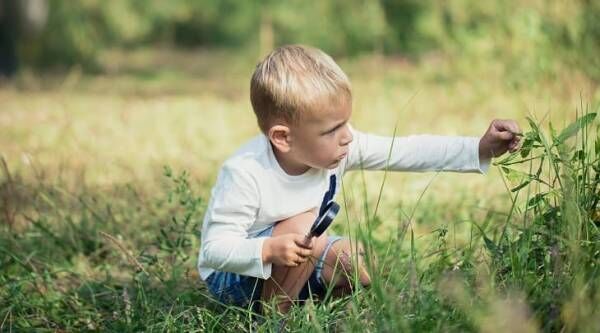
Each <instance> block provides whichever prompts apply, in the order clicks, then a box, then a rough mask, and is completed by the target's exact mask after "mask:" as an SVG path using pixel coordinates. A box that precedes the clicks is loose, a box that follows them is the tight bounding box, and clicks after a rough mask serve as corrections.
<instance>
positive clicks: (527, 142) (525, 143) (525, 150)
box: [521, 137, 533, 158]
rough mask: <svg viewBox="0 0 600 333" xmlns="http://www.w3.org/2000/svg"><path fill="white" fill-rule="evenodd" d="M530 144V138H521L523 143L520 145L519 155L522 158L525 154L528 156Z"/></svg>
mask: <svg viewBox="0 0 600 333" xmlns="http://www.w3.org/2000/svg"><path fill="white" fill-rule="evenodd" d="M532 145H533V140H531V138H529V137H526V138H525V140H523V145H522V146H521V157H522V158H526V157H527V156H529V153H530V152H531V146H532Z"/></svg>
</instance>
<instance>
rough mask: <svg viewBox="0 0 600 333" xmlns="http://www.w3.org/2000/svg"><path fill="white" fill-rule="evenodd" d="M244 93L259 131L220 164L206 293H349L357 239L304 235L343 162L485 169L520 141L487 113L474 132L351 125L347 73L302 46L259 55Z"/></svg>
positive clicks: (283, 304)
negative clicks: (412, 132) (379, 132)
mask: <svg viewBox="0 0 600 333" xmlns="http://www.w3.org/2000/svg"><path fill="white" fill-rule="evenodd" d="M250 98H251V102H252V107H253V109H254V113H255V114H256V118H257V120H258V125H259V127H260V129H261V131H262V134H261V135H259V136H257V137H255V138H254V139H252V140H250V141H249V142H248V143H246V144H245V145H244V146H243V147H241V148H240V149H239V150H238V151H237V152H236V153H234V154H233V156H232V157H231V158H229V159H228V160H227V161H225V163H224V164H223V166H222V168H221V170H220V173H219V176H218V179H217V182H216V184H215V186H214V187H213V189H212V196H211V200H210V202H209V205H208V208H207V211H206V215H205V217H204V224H203V227H202V243H201V247H200V252H199V262H198V269H199V271H200V276H201V278H202V279H204V280H205V281H206V283H207V285H208V288H209V290H210V292H211V293H212V294H213V295H214V296H215V297H216V298H217V299H219V300H221V301H222V302H225V303H229V304H237V305H239V306H246V305H248V304H250V303H251V302H253V301H257V300H263V301H268V300H271V299H272V298H274V297H275V298H276V302H277V303H276V304H277V305H278V309H279V311H281V312H286V311H287V310H288V309H289V307H290V305H291V304H292V301H294V300H296V299H298V298H300V299H305V298H306V297H307V295H308V293H309V291H310V292H311V293H317V294H319V293H322V292H323V291H324V290H325V289H326V288H327V287H328V286H332V288H334V289H333V290H334V291H335V292H336V293H339V294H343V293H347V292H350V291H351V290H352V285H353V283H352V281H351V279H350V278H349V276H358V278H359V280H360V284H361V285H363V286H368V285H369V283H370V278H369V275H368V274H367V272H366V270H365V269H364V267H363V264H362V259H361V258H360V257H359V258H358V260H352V259H350V258H351V256H352V254H353V253H354V252H358V253H361V252H362V251H361V248H360V247H358V249H354V250H357V251H353V249H352V248H351V246H350V242H349V240H348V239H345V238H341V237H335V236H328V235H327V234H326V233H324V234H323V235H321V236H320V237H315V238H314V239H307V238H306V235H307V233H308V231H309V230H310V228H311V226H312V224H313V222H314V221H315V218H316V217H317V216H318V215H319V209H320V208H321V207H322V206H324V205H325V204H327V203H328V202H329V201H331V200H332V199H333V197H334V195H335V194H336V193H337V192H339V191H338V189H339V188H340V181H341V179H342V176H343V175H344V173H345V172H346V171H348V170H355V169H361V168H362V169H368V170H382V169H385V168H386V167H387V168H389V169H390V170H402V171H434V170H443V171H455V172H478V173H485V172H486V171H487V168H488V165H489V161H490V159H491V158H492V157H496V156H499V155H502V154H503V153H505V152H506V151H507V150H510V151H516V150H517V149H518V143H519V136H518V135H516V134H517V133H519V132H520V129H519V127H518V125H517V123H516V122H514V121H512V120H494V121H493V122H492V123H491V125H490V127H489V128H488V130H487V132H486V133H485V134H484V136H483V137H482V138H481V139H479V138H477V137H443V136H433V135H419V136H408V137H397V138H392V137H381V136H376V135H371V134H366V133H361V132H359V131H356V130H354V129H353V128H352V127H350V125H349V123H348V121H349V119H350V115H351V113H352V93H351V89H350V82H349V80H348V78H347V77H346V75H345V74H344V72H343V71H342V70H341V69H340V68H339V67H338V65H337V64H336V63H335V62H334V61H333V60H332V59H331V58H330V57H329V56H328V55H326V54H325V53H323V52H322V51H320V50H318V49H314V48H310V47H306V46H301V45H289V46H283V47H280V48H278V49H276V50H274V51H273V52H272V53H271V54H269V55H268V56H267V57H266V58H265V59H264V60H263V61H262V62H260V63H259V64H258V66H257V67H256V70H255V72H254V74H253V76H252V80H251V86H250ZM392 142H393V145H392ZM390 147H391V149H392V150H391V155H390ZM354 266H357V267H354ZM335 268H337V272H336V269H335ZM340 273H341V274H340Z"/></svg>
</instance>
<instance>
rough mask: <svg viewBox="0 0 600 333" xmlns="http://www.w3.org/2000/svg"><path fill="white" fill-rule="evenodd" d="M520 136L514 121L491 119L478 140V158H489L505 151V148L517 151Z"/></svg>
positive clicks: (519, 130)
mask: <svg viewBox="0 0 600 333" xmlns="http://www.w3.org/2000/svg"><path fill="white" fill-rule="evenodd" d="M521 136H523V134H521V128H519V125H518V124H517V122H516V121H514V120H510V119H507V120H499V119H495V120H493V121H492V123H491V124H490V127H489V128H488V129H487V131H486V132H485V134H484V135H483V136H482V137H481V140H479V158H480V159H490V158H492V157H498V156H500V155H502V154H504V153H506V151H507V150H508V151H510V152H511V153H513V152H515V151H517V150H518V149H519V141H520V140H521Z"/></svg>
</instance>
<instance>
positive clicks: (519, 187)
mask: <svg viewBox="0 0 600 333" xmlns="http://www.w3.org/2000/svg"><path fill="white" fill-rule="evenodd" d="M529 183H531V178H528V179H527V180H525V181H524V182H523V183H521V184H519V185H518V186H516V187H515V188H513V189H511V190H510V191H511V192H516V191H518V190H520V189H522V188H523V187H525V186H527V185H528V184H529Z"/></svg>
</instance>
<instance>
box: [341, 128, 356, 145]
mask: <svg viewBox="0 0 600 333" xmlns="http://www.w3.org/2000/svg"><path fill="white" fill-rule="evenodd" d="M352 139H354V138H353V136H352V132H350V127H348V125H346V126H344V136H342V142H341V145H342V146H346V145H348V144H349V143H350V142H352Z"/></svg>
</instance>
